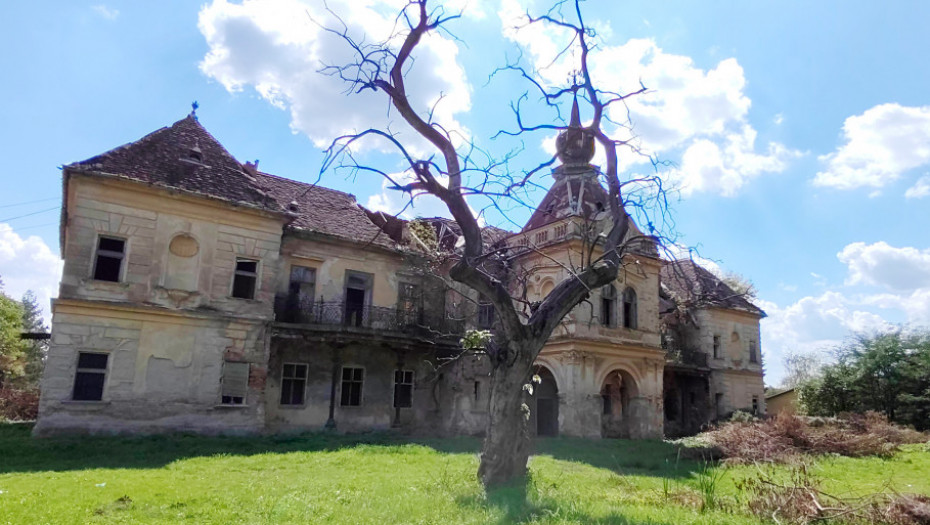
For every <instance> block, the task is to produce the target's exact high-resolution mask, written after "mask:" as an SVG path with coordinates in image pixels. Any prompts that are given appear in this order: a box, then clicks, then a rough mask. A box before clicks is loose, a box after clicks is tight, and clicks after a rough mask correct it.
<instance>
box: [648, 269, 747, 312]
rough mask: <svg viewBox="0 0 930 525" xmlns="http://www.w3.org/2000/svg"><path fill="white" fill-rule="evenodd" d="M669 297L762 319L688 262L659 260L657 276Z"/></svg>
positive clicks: (744, 301) (743, 300)
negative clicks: (745, 313)
mask: <svg viewBox="0 0 930 525" xmlns="http://www.w3.org/2000/svg"><path fill="white" fill-rule="evenodd" d="M659 277H660V280H661V282H662V286H663V287H664V288H665V289H666V290H667V291H668V293H669V295H670V296H671V297H670V298H672V299H674V300H675V301H678V302H683V303H689V304H691V305H693V306H698V307H718V308H728V309H732V310H742V311H744V312H748V313H751V314H754V315H758V316H760V317H765V312H763V311H762V310H761V309H760V308H758V307H757V306H756V305H754V304H752V303H751V302H749V300H747V299H746V297H745V296H744V295H743V294H740V293H737V292H735V291H733V289H732V288H730V287H729V286H728V285H727V284H726V283H725V282H723V281H722V280H720V279H719V278H717V276H715V275H714V274H712V273H711V272H709V271H707V270H706V269H704V268H702V267H701V266H699V265H698V264H697V263H695V262H694V261H692V260H690V259H681V260H677V261H662V269H661V273H660V275H659Z"/></svg>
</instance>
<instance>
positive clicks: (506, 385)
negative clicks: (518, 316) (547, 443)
mask: <svg viewBox="0 0 930 525" xmlns="http://www.w3.org/2000/svg"><path fill="white" fill-rule="evenodd" d="M528 382H529V363H522V362H518V363H514V364H513V365H512V366H498V367H497V368H495V369H494V371H493V373H492V375H491V399H490V406H489V408H488V424H487V430H486V432H485V437H484V445H483V446H482V449H481V464H480V465H479V467H478V477H479V478H480V479H481V482H482V483H483V484H484V486H485V488H490V487H495V486H500V485H504V484H508V483H512V482H524V481H525V479H526V473H527V470H526V464H527V460H528V459H529V456H530V434H529V430H528V428H527V416H528V414H529V413H528V412H526V409H525V408H524V402H525V397H524V390H523V385H525V384H526V383H528ZM533 386H534V387H535V386H536V385H533Z"/></svg>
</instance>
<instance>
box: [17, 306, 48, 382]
mask: <svg viewBox="0 0 930 525" xmlns="http://www.w3.org/2000/svg"><path fill="white" fill-rule="evenodd" d="M20 302H21V304H22V308H23V332H28V333H33V334H45V333H48V326H47V325H46V324H45V320H44V319H43V318H42V308H40V307H39V300H38V299H37V298H36V294H35V293H33V291H32V290H27V291H26V293H25V294H23V299H22V301H20ZM47 351H48V341H47V340H44V339H43V340H39V339H30V340H26V341H23V354H24V355H23V357H24V359H25V367H24V376H23V380H24V381H25V383H26V386H29V387H34V388H38V386H39V380H40V379H41V378H42V368H43V367H44V364H45V355H46V352H47Z"/></svg>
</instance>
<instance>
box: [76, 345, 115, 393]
mask: <svg viewBox="0 0 930 525" xmlns="http://www.w3.org/2000/svg"><path fill="white" fill-rule="evenodd" d="M109 357H110V356H109V355H107V354H99V353H94V352H79V353H78V362H77V372H76V373H75V374H74V391H73V392H72V394H71V399H74V400H76V401H100V400H102V399H103V385H104V384H105V383H106V378H107V360H108V359H109Z"/></svg>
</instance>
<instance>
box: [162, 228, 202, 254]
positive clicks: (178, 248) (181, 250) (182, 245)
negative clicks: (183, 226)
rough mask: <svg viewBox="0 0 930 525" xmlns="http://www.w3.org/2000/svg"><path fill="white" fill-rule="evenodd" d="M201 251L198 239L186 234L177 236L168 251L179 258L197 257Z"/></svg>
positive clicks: (172, 240)
mask: <svg viewBox="0 0 930 525" xmlns="http://www.w3.org/2000/svg"><path fill="white" fill-rule="evenodd" d="M199 249H200V246H199V245H198V244H197V239H195V238H193V237H191V236H190V235H187V234H186V233H182V234H180V235H177V236H175V238H174V239H171V244H170V245H168V251H170V252H171V253H172V254H174V255H177V256H178V257H193V256H195V255H197V252H198V251H199Z"/></svg>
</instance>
